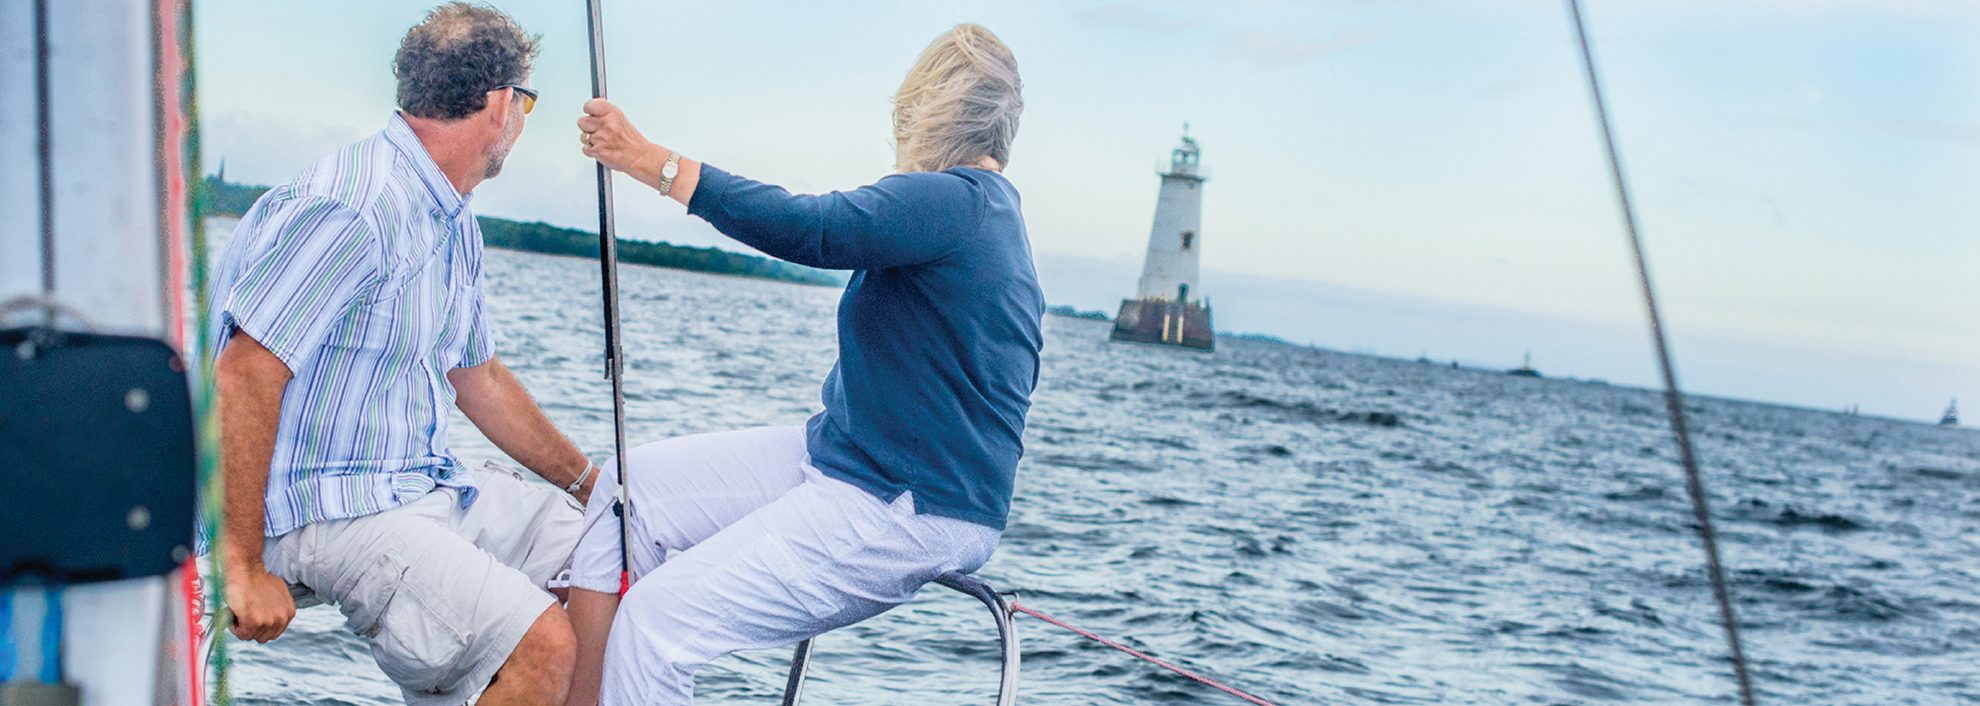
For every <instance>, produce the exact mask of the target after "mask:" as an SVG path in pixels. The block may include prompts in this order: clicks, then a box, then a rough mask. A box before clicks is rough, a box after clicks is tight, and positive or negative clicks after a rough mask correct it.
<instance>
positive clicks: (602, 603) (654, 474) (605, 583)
mask: <svg viewBox="0 0 1980 706" xmlns="http://www.w3.org/2000/svg"><path fill="white" fill-rule="evenodd" d="M804 459H805V446H804V430H803V429H802V428H799V427H764V428H757V429H743V430H739V431H732V432H721V433H715V434H700V435H695V436H686V437H679V438H675V439H667V440H665V441H659V442H654V443H650V444H643V445H641V446H638V447H635V448H633V449H631V450H629V451H627V452H626V461H627V463H626V473H627V477H628V479H629V480H628V483H629V486H630V487H629V493H630V495H631V504H632V508H633V509H632V512H631V514H630V516H629V519H630V522H629V524H630V525H631V527H630V532H631V535H632V563H633V566H632V572H633V575H634V577H635V580H638V577H641V576H644V575H645V574H646V573H647V572H649V571H652V570H654V569H655V567H658V566H660V565H661V563H662V562H665V561H669V560H668V559H667V552H668V551H669V550H673V551H685V550H687V549H690V548H692V547H695V546H697V545H699V544H701V543H702V542H703V541H705V540H707V539H708V538H709V537H711V536H714V535H715V534H716V533H717V532H720V531H722V529H723V528H725V527H728V526H729V525H731V524H734V523H735V522H736V521H738V520H740V519H742V518H743V517H745V516H748V515H749V514H750V513H751V512H754V511H755V510H756V509H757V508H760V507H762V506H764V505H766V504H768V503H770V502H772V501H774V500H776V499H777V498H778V497H781V496H782V495H784V494H785V493H787V492H789V491H790V490H791V489H792V488H795V487H797V486H798V485H799V484H800V483H802V482H803V481H804V473H803V471H802V468H803V466H804ZM601 467H602V468H601V470H602V471H603V473H602V474H601V475H600V476H599V478H598V482H597V485H596V486H594V487H593V488H592V491H591V504H590V507H588V508H586V510H585V518H584V530H583V532H584V535H583V538H582V539H581V540H579V542H578V547H577V552H576V554H575V555H574V556H573V557H572V560H571V594H570V604H569V613H570V617H571V623H572V626H573V628H574V629H575V632H576V633H577V641H578V642H577V668H576V671H575V674H574V676H573V678H572V682H571V693H570V697H569V698H568V699H567V700H566V703H568V704H572V705H573V706H585V705H588V704H595V703H597V702H598V683H599V676H600V670H601V668H602V665H603V663H604V655H605V645H606V642H607V640H608V639H609V636H610V633H611V630H612V625H613V619H614V616H615V615H616V614H617V609H618V606H619V592H618V588H619V563H620V560H619V521H618V517H617V516H616V515H614V514H613V513H612V499H613V495H614V494H615V493H616V492H617V490H618V482H617V477H616V470H615V464H614V463H613V462H610V461H608V462H606V463H604V464H601Z"/></svg>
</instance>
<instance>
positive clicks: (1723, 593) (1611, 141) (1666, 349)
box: [1567, 0, 1754, 706]
mask: <svg viewBox="0 0 1980 706" xmlns="http://www.w3.org/2000/svg"><path fill="white" fill-rule="evenodd" d="M1567 6H1568V14H1569V15H1570V16H1571V17H1572V18H1573V19H1574V36H1575V40H1576V42H1577V43H1578V44H1579V46H1580V47H1581V65H1582V68H1583V69H1585V75H1586V76H1587V79H1588V93H1589V95H1590V96H1591V97H1592V98H1593V100H1594V103H1595V118H1596V122H1597V123H1599V124H1600V126H1601V129H1602V145H1603V147H1605V148H1606V149H1607V151H1608V156H1609V176H1610V177H1611V178H1612V179H1613V180H1614V183H1615V187H1616V202H1617V203H1618V204H1619V205H1620V206H1621V207H1622V216H1623V226H1624V227H1625V228H1626V229H1627V230H1628V232H1629V246H1630V253H1631V254H1632V255H1633V256H1634V257H1635V260H1636V278H1637V282H1638V284H1640V285H1641V289H1642V294H1643V306H1644V308H1645V309H1646V310H1647V311H1648V313H1649V317H1650V336H1651V338H1652V339H1654V341H1655V343H1656V348H1657V365H1658V367H1659V368H1660V369H1661V371H1662V372H1663V376H1664V406H1665V408H1666V409H1668V410H1669V412H1670V418H1671V432H1672V433H1673V434H1674V435H1676V437H1677V445H1678V459H1679V461H1681V462H1682V463H1683V464H1684V480H1685V491H1686V492H1687V493H1689V494H1690V495H1691V512H1692V515H1693V519H1695V520H1696V521H1697V523H1698V538H1699V540H1700V541H1701V542H1702V543H1703V545H1704V548H1705V569H1706V572H1707V573H1708V575H1709V577H1710V578H1711V581H1712V597H1713V598H1714V599H1716V600H1717V601H1718V603H1719V624H1720V626H1721V627H1722V628H1724V629H1725V634H1726V646H1727V647H1728V648H1729V649H1730V650H1731V658H1732V668H1733V678H1734V679H1735V680H1736V681H1737V682H1738V684H1739V699H1740V702H1741V703H1744V704H1747V706H1752V704H1753V703H1754V701H1753V681H1752V678H1751V677H1750V676H1749V675H1748V672H1747V668H1746V653H1745V651H1744V650H1743V649H1742V648H1741V646H1740V639H1739V619H1738V618H1737V617H1735V616H1734V615H1733V603H1732V593H1731V592H1730V591H1729V590H1728V589H1727V588H1726V571H1725V566H1724V564H1723V563H1722V562H1721V561H1720V560H1719V540H1718V532H1717V531H1716V530H1714V529H1713V527H1712V512H1711V508H1710V507H1709V506H1708V505H1707V503H1706V500H1707V498H1706V495H1705V483H1704V481H1703V480H1702V479H1701V478H1700V475H1699V472H1698V455H1697V453H1696V452H1695V450H1694V449H1693V447H1692V444H1691V431H1690V428H1689V426H1688V425H1687V424H1686V422H1685V414H1684V393H1682V392H1680V391H1679V390H1678V382H1677V368H1676V366H1675V365H1674V364H1673V363H1672V362H1671V346H1670V341H1669V339H1667V338H1666V337H1665V336H1664V321H1663V316H1662V315H1661V314H1659V312H1658V310H1657V294H1656V292H1655V291H1654V290H1653V289H1652V287H1651V285H1650V265H1649V264H1648V262H1647V261H1646V260H1645V258H1644V255H1643V236H1642V234H1641V233H1640V232H1639V231H1638V229H1637V226H1636V209H1635V208H1634V207H1633V206H1632V204H1631V201H1630V196H1629V184H1628V182H1627V181H1625V180H1624V179H1623V169H1622V158H1621V157H1620V156H1618V154H1617V150H1616V138H1615V133H1614V131H1613V129H1612V128H1611V127H1610V125H1609V110H1608V106H1607V105H1606V104H1605V102H1604V101H1603V98H1602V81H1601V79H1600V78H1599V77H1598V76H1597V75H1596V72H1595V54H1594V51H1593V50H1591V49H1590V48H1589V46H1588V30H1587V28H1586V27H1585V26H1584V23H1583V22H1582V19H1581V0H1567Z"/></svg>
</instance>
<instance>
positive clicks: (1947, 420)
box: [1939, 398, 1959, 427]
mask: <svg viewBox="0 0 1980 706" xmlns="http://www.w3.org/2000/svg"><path fill="white" fill-rule="evenodd" d="M1939 425H1940V426H1948V427H1956V426H1959V399H1958V398H1954V399H1953V401H1951V402H1948V403H1946V413H1945V414H1941V415H1939Z"/></svg>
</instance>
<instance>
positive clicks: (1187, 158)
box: [1112, 123, 1216, 350]
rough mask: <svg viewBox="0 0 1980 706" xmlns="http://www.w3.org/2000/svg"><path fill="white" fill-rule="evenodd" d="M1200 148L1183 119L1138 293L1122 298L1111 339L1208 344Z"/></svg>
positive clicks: (1195, 345)
mask: <svg viewBox="0 0 1980 706" xmlns="http://www.w3.org/2000/svg"><path fill="white" fill-rule="evenodd" d="M1201 157H1202V150H1201V149H1200V148H1199V147H1198V146H1197V144H1196V140H1195V139H1193V138H1191V137H1190V136H1189V124H1188V123H1184V124H1183V136H1182V143H1181V144H1179V145H1177V146H1176V148H1175V149H1174V150H1171V151H1170V152H1169V166H1168V169H1167V170H1166V171H1162V172H1160V175H1161V177H1162V190H1161V192H1160V194H1159V195H1157V197H1156V199H1155V224H1154V226H1153V227H1152V228H1150V229H1149V231H1148V256H1147V260H1145V261H1144V262H1143V264H1142V266H1141V283H1140V285H1139V286H1138V287H1137V288H1136V293H1135V298H1134V299H1128V300H1124V301H1122V302H1121V313H1120V315H1119V316H1117V317H1115V319H1114V333H1113V335H1112V338H1113V340H1116V341H1139V342H1143V343H1166V344H1171V345H1180V346H1187V347H1190V348H1202V349H1205V350H1208V349H1210V348H1211V347H1212V346H1213V345H1214V344H1215V340H1216V336H1215V333H1214V332H1213V331H1212V330H1211V328H1210V305H1209V302H1208V300H1206V299H1205V298H1204V297H1203V292H1202V290H1201V289H1200V288H1198V287H1197V261H1198V253H1200V252H1201V251H1202V249H1203V238H1202V224H1203V183H1204V182H1205V181H1206V180H1207V179H1208V177H1207V176H1205V175H1204V174H1203V172H1202V164H1201V162H1200V160H1201Z"/></svg>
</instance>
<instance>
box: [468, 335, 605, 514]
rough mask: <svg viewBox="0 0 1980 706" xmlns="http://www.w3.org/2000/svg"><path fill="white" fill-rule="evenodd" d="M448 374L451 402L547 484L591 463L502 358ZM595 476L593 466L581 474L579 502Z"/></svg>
mask: <svg viewBox="0 0 1980 706" xmlns="http://www.w3.org/2000/svg"><path fill="white" fill-rule="evenodd" d="M447 380H448V381H450V382H452V383H453V384H454V393H455V394H454V404H455V405H456V406H458V407H460V408H461V411H462V412H464V413H466V414H467V417H468V420H469V421H472V422H474V426H475V428H477V429H480V430H481V433H482V435H483V436H486V437H488V440H489V441H493V442H495V446H496V447H497V448H500V449H502V453H505V454H508V455H509V458H513V459H515V460H516V462H517V463H520V464H522V465H523V466H524V467H526V468H528V469H529V470H531V471H533V472H535V473H536V475H539V476H542V477H543V479H544V480H547V481H550V484H551V485H555V486H557V487H559V488H563V487H566V486H569V485H570V484H571V481H575V480H577V479H578V476H579V475H581V474H583V473H584V469H585V467H586V466H587V465H590V461H588V460H586V459H585V457H584V453H583V452H581V451H579V450H578V447H577V445H575V444H572V443H571V441H570V439H566V438H564V435H563V433H562V432H559V431H557V427H556V425H553V424H551V423H550V418H549V417H547V416H544V414H543V409H542V408H541V407H538V406H537V405H536V400H535V399H533V398H531V397H530V396H529V391H527V390H524V389H523V386H522V382H521V381H519V380H517V379H516V376H515V374H514V373H511V372H509V367H508V366H506V365H503V364H502V361H501V359H499V358H489V359H488V362H486V363H482V364H480V365H476V366H474V367H471V368H455V369H454V370H452V371H450V372H448V373H447ZM596 476H597V472H596V471H593V472H592V477H590V478H586V479H585V480H584V485H583V487H580V488H578V491H577V493H575V495H576V496H577V499H578V501H579V502H584V501H586V500H588V499H589V498H590V497H591V486H592V483H593V482H594V481H596V480H597V477H596Z"/></svg>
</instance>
